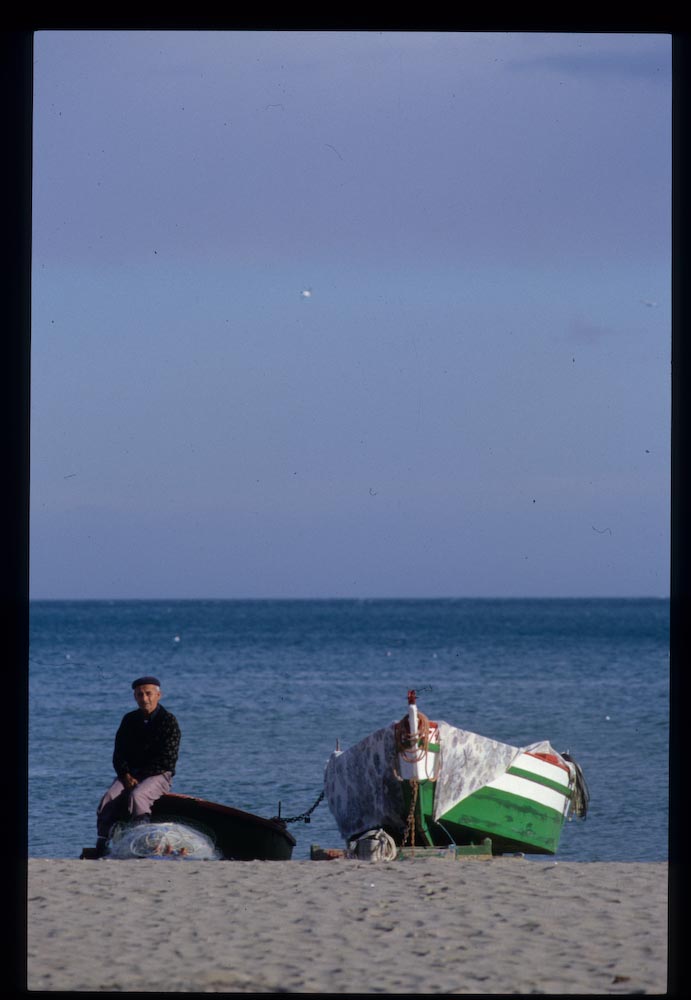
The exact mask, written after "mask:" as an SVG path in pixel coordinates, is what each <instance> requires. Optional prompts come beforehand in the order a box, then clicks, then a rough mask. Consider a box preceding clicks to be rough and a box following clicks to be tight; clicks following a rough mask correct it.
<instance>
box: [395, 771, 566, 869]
mask: <svg viewBox="0 0 691 1000" xmlns="http://www.w3.org/2000/svg"><path fill="white" fill-rule="evenodd" d="M403 793H404V800H405V802H406V805H407V807H408V810H409V811H410V806H411V805H412V803H413V801H415V810H414V812H415V835H414V836H415V839H414V842H415V843H416V844H419V845H421V846H423V845H427V846H437V847H440V846H446V845H449V844H457V845H459V846H461V845H467V844H474V843H479V842H480V841H482V840H484V838H486V837H489V838H490V839H491V841H492V853H494V854H506V853H515V852H524V853H530V854H555V853H556V851H557V848H558V846H559V839H560V836H561V831H562V827H563V825H564V821H565V819H566V816H567V813H568V810H569V805H570V800H571V781H570V775H569V771H568V768H565V767H564V766H563V765H562V764H560V763H558V762H557V760H556V759H546V758H545V757H544V756H539V755H533V754H527V753H524V754H521V755H519V757H518V758H517V759H516V761H515V763H514V764H513V765H512V766H511V767H510V768H509V769H508V770H507V771H506V773H505V774H502V775H500V776H499V777H498V778H496V779H495V780H493V781H490V782H489V783H487V784H486V785H484V786H483V787H481V788H479V789H477V790H476V791H474V792H472V793H471V794H470V795H467V796H466V797H465V798H463V799H462V800H461V801H460V802H458V803H456V804H455V805H454V806H453V807H452V808H450V809H448V810H447V811H446V812H445V813H443V814H442V815H438V816H436V819H435V802H434V795H435V783H434V782H432V781H420V782H418V783H417V787H415V785H414V784H413V783H411V782H405V787H404V789H403Z"/></svg>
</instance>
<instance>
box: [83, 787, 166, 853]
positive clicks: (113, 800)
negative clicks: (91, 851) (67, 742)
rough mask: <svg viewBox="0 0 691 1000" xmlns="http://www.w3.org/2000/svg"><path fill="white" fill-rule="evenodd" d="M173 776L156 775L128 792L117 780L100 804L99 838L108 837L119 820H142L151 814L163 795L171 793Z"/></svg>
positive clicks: (98, 811) (97, 826)
mask: <svg viewBox="0 0 691 1000" xmlns="http://www.w3.org/2000/svg"><path fill="white" fill-rule="evenodd" d="M171 782H172V775H171V773H170V771H164V772H163V774H154V775H152V776H151V777H150V778H142V779H141V781H140V782H139V783H138V784H137V785H135V786H134V788H133V789H132V790H131V791H130V792H128V791H127V790H126V789H125V786H124V785H123V783H122V782H121V781H120V779H119V778H116V779H115V781H114V782H113V784H112V785H111V786H110V788H109V789H108V791H107V792H106V794H105V795H104V796H103V798H102V799H101V801H100V802H99V804H98V809H97V811H96V832H97V834H98V836H99V837H107V836H108V834H109V832H110V828H111V827H112V825H113V823H115V822H116V821H117V820H118V819H125V818H126V814H128V816H127V818H129V819H140V818H141V817H142V816H148V815H149V814H150V813H151V807H152V805H153V804H154V802H155V801H156V799H159V798H160V797H161V795H165V794H166V792H169V791H170V786H171Z"/></svg>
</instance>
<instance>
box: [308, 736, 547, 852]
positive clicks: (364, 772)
mask: <svg viewBox="0 0 691 1000" xmlns="http://www.w3.org/2000/svg"><path fill="white" fill-rule="evenodd" d="M438 725H439V743H440V746H441V769H440V772H439V778H438V782H437V788H436V791H435V806H434V819H438V818H439V817H441V816H443V815H444V814H445V813H446V812H447V811H448V810H449V809H450V808H451V807H452V806H454V805H456V803H457V802H460V801H461V800H462V799H464V798H466V796H468V795H470V794H472V792H474V791H476V790H477V789H478V788H481V787H482V786H483V785H486V784H487V783H488V782H490V781H493V780H494V779H495V778H498V777H499V775H501V774H503V773H504V772H505V771H506V770H507V768H508V767H510V765H511V762H512V761H513V759H514V758H515V757H516V756H518V754H520V753H522V752H523V751H525V750H530V751H535V752H539V753H554V750H553V749H552V747H551V746H550V744H549V743H547V742H546V741H542V742H540V743H532V744H530V746H528V747H524V748H523V749H522V750H521V749H519V748H518V747H512V746H509V745H508V744H507V743H498V742H497V741H496V740H491V739H488V738H487V737H485V736H478V734H477V733H470V732H467V731H466V730H464V729H456V728H455V727H454V726H450V725H449V724H448V723H447V722H439V723H438ZM394 726H395V723H391V725H390V726H386V727H385V728H384V729H378V730H377V731H376V732H374V733H371V734H370V735H369V736H366V737H365V738H364V739H363V740H360V742H359V743H356V744H355V745H354V746H352V747H350V748H349V749H348V750H343V751H334V753H332V755H331V757H330V758H329V760H328V762H327V764H326V770H325V772H324V792H325V795H326V800H327V802H328V803H329V808H330V809H331V812H332V813H333V816H334V818H335V820H336V823H337V825H338V829H339V831H340V834H341V836H342V837H343V838H344V839H345V840H348V839H350V838H351V837H355V836H357V835H358V834H360V833H362V832H363V831H365V830H369V829H371V828H373V827H380V826H388V827H389V828H391V829H393V830H399V831H402V830H403V829H404V827H405V820H404V818H403V814H404V803H403V791H402V787H401V782H400V780H399V779H398V778H397V777H396V770H397V761H398V758H397V753H396V741H395V734H394Z"/></svg>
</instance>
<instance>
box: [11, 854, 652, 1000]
mask: <svg viewBox="0 0 691 1000" xmlns="http://www.w3.org/2000/svg"><path fill="white" fill-rule="evenodd" d="M27 939H28V980H27V983H28V988H29V990H60V991H79V990H92V991H98V992H104V991H126V992H133V991H143V992H146V991H151V992H190V991H192V992H226V993H291V992H292V993H327V994H343V993H346V994H347V993H401V994H406V993H470V994H483V993H531V992H538V993H547V994H559V993H621V994H630V993H641V992H646V993H664V992H665V991H666V989H667V979H666V976H667V954H666V953H667V865H666V864H664V863H576V862H564V863H563V862H557V863H555V862H554V860H552V859H550V860H545V861H543V860H533V859H530V860H528V859H524V858H518V857H511V858H491V859H485V860H478V859H474V860H469V859H466V860H462V861H452V860H446V859H439V858H424V859H422V858H420V859H417V858H416V859H414V860H410V859H407V860H401V861H393V862H372V863H368V862H364V861H354V860H348V859H343V858H341V859H337V860H332V861H313V860H309V861H282V862H266V861H264V862H262V861H251V862H229V861H190V860H181V859H176V860H172V859H158V860H155V859H142V860H128V861H117V860H113V859H109V860H105V859H103V860H99V861H81V860H54V859H50V860H48V859H38V858H34V859H30V861H29V876H28V928H27Z"/></svg>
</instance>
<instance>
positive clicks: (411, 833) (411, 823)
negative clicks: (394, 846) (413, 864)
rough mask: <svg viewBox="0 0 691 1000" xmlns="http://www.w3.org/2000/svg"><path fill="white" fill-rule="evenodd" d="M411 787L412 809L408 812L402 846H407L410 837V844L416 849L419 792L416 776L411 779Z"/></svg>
mask: <svg viewBox="0 0 691 1000" xmlns="http://www.w3.org/2000/svg"><path fill="white" fill-rule="evenodd" d="M410 787H411V791H412V795H411V797H410V810H409V812H408V820H407V823H406V828H405V833H404V834H403V841H402V843H401V847H405V845H406V844H407V842H408V838H410V846H411V847H412V848H413V851H414V850H415V806H416V805H417V792H418V782H417V779H416V778H411V779H410Z"/></svg>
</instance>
